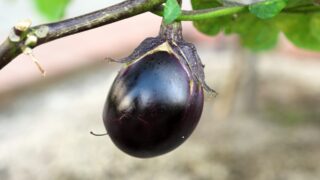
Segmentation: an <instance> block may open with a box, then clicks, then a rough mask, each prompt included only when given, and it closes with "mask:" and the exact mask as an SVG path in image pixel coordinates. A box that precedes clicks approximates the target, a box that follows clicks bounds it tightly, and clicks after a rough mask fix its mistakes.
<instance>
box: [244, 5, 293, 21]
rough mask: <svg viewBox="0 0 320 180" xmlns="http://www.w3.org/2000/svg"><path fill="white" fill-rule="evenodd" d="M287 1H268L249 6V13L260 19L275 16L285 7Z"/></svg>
mask: <svg viewBox="0 0 320 180" xmlns="http://www.w3.org/2000/svg"><path fill="white" fill-rule="evenodd" d="M287 2H288V0H269V1H263V2H260V3H256V4H252V5H250V6H249V11H250V12H251V13H252V14H254V15H256V16H257V17H259V18H261V19H268V18H272V17H274V16H276V15H277V14H278V13H280V12H281V10H282V9H283V8H285V7H286V5H287Z"/></svg>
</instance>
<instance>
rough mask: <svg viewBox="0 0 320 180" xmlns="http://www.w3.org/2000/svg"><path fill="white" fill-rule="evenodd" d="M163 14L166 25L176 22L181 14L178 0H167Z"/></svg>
mask: <svg viewBox="0 0 320 180" xmlns="http://www.w3.org/2000/svg"><path fill="white" fill-rule="evenodd" d="M163 14H164V15H163V16H164V22H165V23H166V24H170V23H172V22H173V21H174V20H176V19H177V17H179V16H180V14H181V8H180V5H179V3H178V2H177V0H167V2H166V5H165V8H164V12H163Z"/></svg>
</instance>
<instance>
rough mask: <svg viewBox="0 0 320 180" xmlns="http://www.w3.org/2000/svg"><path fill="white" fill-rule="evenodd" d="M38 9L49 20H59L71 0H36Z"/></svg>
mask: <svg viewBox="0 0 320 180" xmlns="http://www.w3.org/2000/svg"><path fill="white" fill-rule="evenodd" d="M34 1H35V4H36V7H37V9H38V11H39V12H40V13H41V14H42V15H44V16H45V17H46V18H48V19H49V20H59V19H61V18H62V17H63V16H64V14H65V10H66V8H67V6H68V5H69V3H70V1H71V0H34Z"/></svg>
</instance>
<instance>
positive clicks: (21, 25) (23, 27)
mask: <svg viewBox="0 0 320 180" xmlns="http://www.w3.org/2000/svg"><path fill="white" fill-rule="evenodd" d="M31 25H32V21H31V20H30V19H25V20H22V21H20V22H18V23H17V24H16V25H15V26H14V29H15V30H16V31H20V32H25V31H27V30H28V29H29V28H30V27H31Z"/></svg>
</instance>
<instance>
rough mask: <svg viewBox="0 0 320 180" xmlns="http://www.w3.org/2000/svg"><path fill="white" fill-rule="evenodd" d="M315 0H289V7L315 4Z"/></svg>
mask: <svg viewBox="0 0 320 180" xmlns="http://www.w3.org/2000/svg"><path fill="white" fill-rule="evenodd" d="M314 1H315V0H288V3H287V8H292V7H296V6H303V5H309V4H314Z"/></svg>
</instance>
